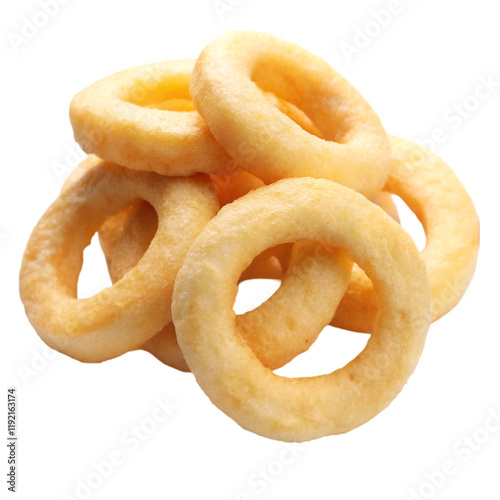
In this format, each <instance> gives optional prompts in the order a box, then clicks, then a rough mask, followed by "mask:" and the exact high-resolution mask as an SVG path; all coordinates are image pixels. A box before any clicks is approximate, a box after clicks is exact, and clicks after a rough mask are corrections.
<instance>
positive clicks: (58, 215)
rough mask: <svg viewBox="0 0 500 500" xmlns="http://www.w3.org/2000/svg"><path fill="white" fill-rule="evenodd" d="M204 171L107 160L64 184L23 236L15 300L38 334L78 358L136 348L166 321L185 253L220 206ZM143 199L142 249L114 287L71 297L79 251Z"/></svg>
mask: <svg viewBox="0 0 500 500" xmlns="http://www.w3.org/2000/svg"><path fill="white" fill-rule="evenodd" d="M209 184H211V181H210V179H209V178H208V176H204V175H197V176H193V177H189V178H186V177H181V178H175V177H163V176H160V175H158V174H155V173H152V172H138V171H134V170H130V169H127V168H123V167H120V166H118V165H114V164H110V163H107V162H100V163H99V165H97V166H94V167H93V168H91V169H90V170H89V171H88V172H87V173H85V174H84V175H83V176H82V177H81V178H80V179H79V180H77V181H76V183H74V184H72V185H70V186H69V187H68V188H67V189H65V190H64V191H63V192H62V193H61V195H60V196H59V198H58V199H57V200H56V201H55V202H54V203H53V204H52V205H51V206H50V207H49V208H48V210H47V211H46V213H45V214H44V215H43V216H42V218H41V219H40V221H39V222H38V224H37V226H36V227H35V229H34V230H33V233H32V235H31V237H30V239H29V242H28V245H27V248H26V251H25V254H24V257H23V263H22V267H21V273H20V293H21V299H22V301H23V303H24V306H25V308H26V314H27V316H28V318H29V320H30V322H31V324H32V325H33V327H34V328H35V330H36V331H37V333H38V334H39V335H40V337H41V338H42V339H43V340H44V341H45V342H46V343H47V344H48V345H49V346H51V347H53V348H54V349H56V350H59V351H60V352H63V353H65V354H67V355H69V356H71V357H74V358H76V359H79V360H81V361H89V362H93V361H94V362H96V361H103V360H106V359H110V358H112V357H114V356H118V355H120V354H123V353H124V352H126V351H128V350H130V349H134V348H136V347H138V346H140V345H141V344H143V343H144V342H145V341H146V340H148V339H149V338H151V337H152V336H153V335H155V334H156V333H157V332H158V330H160V328H162V327H163V326H164V325H165V324H166V323H168V322H169V321H170V318H171V313H170V307H169V304H170V297H171V294H172V289H173V283H174V279H175V276H176V274H177V271H178V269H179V268H180V266H181V264H182V260H183V258H184V255H185V254H186V252H187V250H188V248H189V246H190V245H191V243H192V242H193V240H194V238H195V237H196V236H197V234H198V233H199V232H200V231H201V229H202V228H203V227H204V226H205V224H206V223H207V222H208V221H209V220H210V219H211V218H212V217H213V216H214V215H215V214H216V213H217V210H218V208H219V206H218V201H217V198H216V196H215V195H214V193H213V190H212V189H209V188H208V189H207V185H209ZM135 199H144V200H146V201H147V202H148V203H150V204H151V205H152V206H153V207H154V209H155V210H156V212H157V214H158V231H157V232H156V235H155V237H154V238H153V241H152V242H151V244H150V245H149V248H148V250H147V252H146V253H145V254H144V256H143V258H142V259H141V260H140V261H139V262H138V264H137V266H135V267H134V269H132V270H131V271H130V272H129V273H127V275H126V276H124V277H123V279H122V280H120V282H119V283H116V284H115V285H114V286H111V287H109V288H106V289H104V290H102V291H101V292H99V293H98V294H96V295H94V296H93V297H89V298H85V299H78V298H77V281H78V275H79V273H80V270H81V268H82V261H83V250H84V248H85V247H86V246H87V245H88V244H89V243H90V240H91V238H92V235H93V234H94V233H95V232H96V231H97V230H98V229H99V227H100V226H101V225H102V223H103V222H104V221H105V220H106V218H107V217H109V216H111V215H113V214H114V213H117V212H119V211H120V210H122V209H123V208H124V207H126V206H128V205H130V203H131V202H132V201H133V200H135Z"/></svg>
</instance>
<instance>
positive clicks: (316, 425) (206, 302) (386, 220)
mask: <svg viewBox="0 0 500 500" xmlns="http://www.w3.org/2000/svg"><path fill="white" fill-rule="evenodd" d="M290 221H293V223H290ZM303 238H305V239H307V240H309V241H321V242H323V243H325V244H327V245H339V247H341V248H344V249H345V250H346V251H347V252H348V254H349V256H350V257H351V258H352V259H353V260H354V261H356V262H357V263H358V264H359V265H360V266H361V267H362V268H363V269H365V270H366V272H367V274H368V275H369V276H370V278H371V279H372V281H373V282H374V283H375V286H376V289H377V292H378V296H379V300H380V314H379V315H378V317H377V321H376V326H375V329H374V332H373V335H372V336H371V338H370V339H369V340H368V343H367V345H366V347H365V349H364V350H363V351H362V352H361V353H360V354H359V355H358V356H357V357H356V358H355V359H354V360H352V361H351V362H349V363H348V364H347V365H346V366H344V367H343V368H341V369H339V370H336V371H334V372H332V373H330V374H328V375H321V376H316V377H306V378H287V377H281V376H278V375H276V374H274V373H273V372H272V371H271V370H269V369H268V368H266V367H264V366H263V365H262V364H261V363H260V362H259V361H258V359H257V357H256V356H255V354H254V352H253V351H252V350H251V349H250V348H249V346H248V345H247V344H246V343H245V342H243V341H242V338H241V336H240V335H239V333H238V328H237V321H236V316H235V314H234V312H233V309H232V307H233V303H234V298H235V296H236V282H237V279H238V276H239V275H240V274H241V270H242V269H243V268H244V266H245V264H246V263H247V262H248V261H250V260H251V259H252V257H253V256H254V255H256V254H258V253H259V252H261V251H262V250H263V249H265V248H266V247H270V246H274V245H276V244H279V243H284V242H293V241H296V240H299V239H303ZM310 307H311V310H314V303H313V302H311V303H310ZM430 309H431V294H430V290H429V283H428V279H427V273H426V269H425V265H424V264H423V262H422V260H421V259H420V257H419V253H418V250H417V248H416V247H415V244H414V243H413V241H412V240H411V238H410V237H409V236H408V234H407V233H406V232H405V231H404V230H403V229H402V228H401V226H400V225H399V224H397V223H396V222H395V221H393V220H392V219H391V218H390V217H389V216H387V215H386V214H385V213H384V212H383V210H381V209H380V208H379V207H376V206H374V204H373V203H370V202H369V201H368V200H367V199H366V198H365V197H363V196H361V195H360V194H359V193H356V192H355V191H353V190H351V189H348V188H345V187H343V186H340V185H338V184H335V183H333V182H331V181H328V180H323V179H321V180H317V179H310V178H302V179H286V180H282V181H279V182H277V183H275V184H273V185H270V186H266V187H263V188H261V189H258V190H256V191H252V192H251V193H249V194H248V195H246V196H244V197H243V198H240V199H239V200H236V201H235V202H234V203H232V204H231V205H227V206H226V207H224V208H222V209H221V210H220V211H219V213H218V214H217V216H216V217H215V218H214V219H212V221H210V223H209V224H207V226H206V227H205V229H204V230H203V231H202V233H201V234H200V235H199V236H198V237H197V238H196V240H195V242H194V243H193V245H192V246H191V248H190V250H189V252H188V254H187V255H186V259H185V260H184V264H183V265H182V268H181V270H180V271H179V274H178V275H177V279H176V283H175V287H174V295H173V298H172V317H173V321H174V324H175V327H176V331H177V339H178V342H179V345H180V347H181V349H182V352H183V354H184V357H185V359H186V362H187V363H188V365H189V367H190V368H191V370H192V372H193V373H194V374H195V376H196V379H197V381H198V383H199V384H200V386H201V388H202V389H203V390H204V391H205V393H206V394H207V395H208V397H209V398H210V399H211V400H212V402H213V403H214V404H215V405H216V406H218V407H219V408H220V409H221V410H222V411H223V412H224V413H226V414H227V415H228V416H230V417H231V418H233V419H234V420H235V421H236V422H237V423H238V424H239V425H240V426H242V427H243V428H245V429H247V430H251V431H253V432H255V433H257V434H260V435H262V436H266V437H269V438H273V439H280V440H283V441H305V440H309V439H314V438H318V437H320V436H324V435H329V434H337V433H343V432H347V431H349V430H350V429H353V428H355V427H357V426H359V425H361V424H362V423H364V422H366V421H368V420H370V419H371V418H373V417H374V416H375V415H377V414H378V413H379V412H380V411H381V410H383V409H384V408H385V407H386V406H387V405H388V404H389V403H390V402H391V401H392V400H393V399H394V397H395V396H396V395H397V394H398V393H399V392H400V390H401V389H402V388H403V386H404V384H405V383H406V381H407V379H408V377H409V376H410V375H411V373H412V372H413V370H414V369H415V366H416V364H417V361H418V359H419V357H420V354H421V352H422V349H423V347H424V343H425V338H426V333H427V330H428V327H429V323H430ZM214 367H216V369H214Z"/></svg>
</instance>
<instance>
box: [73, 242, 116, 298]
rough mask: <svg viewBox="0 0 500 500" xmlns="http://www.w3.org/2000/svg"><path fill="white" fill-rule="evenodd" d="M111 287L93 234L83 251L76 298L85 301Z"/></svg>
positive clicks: (103, 260)
mask: <svg viewBox="0 0 500 500" xmlns="http://www.w3.org/2000/svg"><path fill="white" fill-rule="evenodd" d="M109 286H111V279H110V277H109V273H108V268H107V266H106V258H105V257H104V254H103V252H102V249H101V247H100V245H99V236H98V235H97V234H94V236H93V238H92V240H91V242H90V245H89V246H88V247H87V248H85V250H84V251H83V266H82V270H81V272H80V276H79V277H78V285H77V297H78V298H79V299H85V298H88V297H92V296H93V295H96V294H97V293H99V292H100V291H101V290H104V289H105V288H108V287H109Z"/></svg>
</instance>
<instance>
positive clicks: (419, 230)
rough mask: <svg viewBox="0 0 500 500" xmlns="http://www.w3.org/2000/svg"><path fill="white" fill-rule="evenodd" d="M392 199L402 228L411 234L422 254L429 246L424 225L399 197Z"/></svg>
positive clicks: (394, 196)
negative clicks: (426, 246) (427, 245)
mask: <svg viewBox="0 0 500 500" xmlns="http://www.w3.org/2000/svg"><path fill="white" fill-rule="evenodd" d="M392 198H393V200H394V203H396V207H397V209H398V213H399V218H400V220H401V226H403V227H404V229H405V230H406V231H407V232H408V233H409V234H410V236H411V237H412V238H413V241H414V242H415V244H416V246H417V248H418V250H419V251H420V252H421V251H422V250H423V249H424V248H425V245H426V244H427V237H426V235H425V231H424V227H423V225H422V223H421V222H420V221H419V220H418V218H417V216H416V215H415V214H414V213H413V212H412V210H410V208H409V207H408V205H407V204H406V203H405V202H404V201H403V200H402V199H401V198H400V197H399V196H396V195H393V196H392Z"/></svg>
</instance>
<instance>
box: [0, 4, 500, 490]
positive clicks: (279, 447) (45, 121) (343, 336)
mask: <svg viewBox="0 0 500 500" xmlns="http://www.w3.org/2000/svg"><path fill="white" fill-rule="evenodd" d="M222 3H225V4H226V5H230V4H229V0H223V1H222ZM232 3H234V4H238V5H236V6H234V7H231V8H230V9H231V10H228V11H226V12H225V13H224V15H223V16H222V18H221V17H220V16H219V15H218V13H217V11H216V9H215V8H214V6H213V2H212V0H203V1H197V2H195V1H185V0H183V1H181V0H177V1H169V0H167V1H162V2H159V1H153V0H141V1H140V2H139V1H137V2H134V1H128V2H126V1H123V0H120V1H118V0H112V1H111V0H108V1H103V0H86V1H83V0H69V1H67V2H66V5H61V6H60V8H59V11H58V12H57V13H56V14H55V15H54V17H53V18H51V19H50V20H49V21H48V22H47V23H46V25H45V26H44V27H42V28H40V29H39V30H38V32H37V33H35V34H34V36H33V37H32V38H31V39H29V40H26V42H27V43H22V44H21V45H19V46H17V47H15V46H14V45H15V44H13V43H12V40H13V39H14V38H15V37H13V34H14V35H22V33H21V29H22V26H23V23H24V21H23V17H26V18H27V19H28V20H31V19H33V17H34V16H36V14H37V12H39V11H40V6H39V4H38V3H37V1H34V0H29V1H27V0H24V1H17V2H13V1H10V2H3V6H2V16H1V30H2V39H1V40H2V42H1V44H0V45H1V46H0V50H1V60H2V62H3V64H2V66H3V71H2V78H1V80H0V85H1V90H2V91H1V94H0V96H1V100H2V102H1V127H2V130H1V134H0V137H1V141H2V149H1V151H2V166H1V174H0V175H1V181H0V190H1V192H0V203H1V211H0V233H1V246H0V257H1V258H0V266H1V274H0V276H1V301H0V303H1V304H2V320H3V326H2V340H1V341H2V348H1V350H0V352H1V356H2V381H3V384H2V386H3V387H4V388H5V389H3V390H4V391H6V388H7V386H11V385H12V386H16V387H17V388H18V399H19V406H18V410H19V421H18V434H19V443H18V445H19V447H18V453H19V475H18V493H17V495H18V498H22V499H34V498H37V499H64V498H66V499H67V498H84V497H87V498H92V499H94V498H95V499H100V498H151V499H167V498H176V499H194V498H204V499H206V500H215V499H218V500H235V499H238V498H239V499H240V500H242V499H245V498H252V499H253V498H258V499H262V500H264V499H271V498H273V499H276V498H292V499H299V498H315V499H316V500H323V499H325V500H326V499H329V500H333V499H337V498H343V499H362V498H370V499H372V500H378V499H380V500H382V499H383V500H393V499H394V500H407V499H409V498H412V499H413V500H415V499H418V498H436V499H442V500H448V499H450V500H451V499H452V500H461V499H468V498H484V499H498V498H500V479H499V474H498V472H499V468H500V430H499V431H496V432H495V431H493V430H490V431H485V430H484V427H483V426H484V424H485V423H486V422H487V419H488V415H489V413H490V412H496V413H497V414H498V412H500V391H499V382H500V363H499V362H498V359H499V354H498V353H499V348H500V340H499V333H500V332H499V328H498V291H497V287H496V284H497V283H498V282H499V279H500V273H499V266H498V260H497V259H498V254H499V251H500V248H499V237H498V212H499V210H498V181H499V175H498V169H499V167H500V165H499V155H498V144H499V137H500V136H499V132H500V127H499V116H500V86H499V84H498V82H500V68H499V64H498V60H499V54H498V49H499V48H500V31H499V30H498V18H499V12H498V9H496V7H497V5H498V4H497V3H496V2H494V1H493V0H474V1H462V2H457V1H456V0H439V1H432V0H413V1H410V0H401V1H400V2H399V5H400V7H399V9H398V12H397V13H395V14H393V15H392V16H391V19H390V22H389V23H388V25H386V26H384V27H380V24H374V23H373V22H372V23H371V24H369V25H368V29H369V31H370V30H371V31H370V36H369V38H368V41H366V40H365V45H366V46H365V47H363V48H359V45H360V44H359V42H360V38H361V36H360V35H359V33H360V30H361V31H364V30H365V29H366V27H367V23H369V22H370V21H373V20H374V14H373V13H374V12H375V13H376V12H380V11H381V10H382V9H387V8H388V7H389V5H393V4H392V3H391V2H389V0H363V1H355V2H346V1H337V0H335V1H326V0H325V1H319V0H308V1H295V0H293V1H292V0H286V1H285V0H283V1H269V0H241V1H240V2H238V1H235V0H233V1H232ZM495 10H496V11H495ZM39 20H40V18H39ZM42 21H43V19H42ZM375 23H380V21H375ZM386 24H387V23H386ZM377 26H378V28H377ZM233 29H249V30H255V31H259V30H260V31H266V32H269V33H272V34H274V35H276V36H279V37H282V38H285V39H288V40H291V41H294V42H296V43H298V44H300V45H302V46H303V47H305V48H306V49H309V50H311V51H312V52H314V53H316V54H318V55H319V56H321V57H323V58H324V59H325V60H327V61H328V62H329V63H331V64H332V66H333V67H335V68H336V69H337V70H339V71H340V72H341V73H342V74H343V75H344V76H346V77H347V78H348V79H349V80H350V81H351V82H352V83H353V84H354V85H355V86H356V87H357V88H358V89H359V90H360V91H361V92H362V93H363V94H364V96H365V97H366V98H367V100H368V101H369V102H370V103H371V104H372V106H373V107H374V108H375V110H376V111H377V112H378V113H379V115H380V116H381V118H382V121H383V123H384V125H385V127H386V129H387V130H388V132H390V133H394V134H397V135H400V136H402V137H406V138H409V139H413V140H416V141H424V140H426V139H429V138H431V137H432V134H433V131H435V129H438V128H441V129H443V130H444V132H445V135H446V139H445V140H444V141H443V142H442V143H441V144H437V145H435V151H436V152H438V153H439V154H440V155H441V156H442V157H443V158H444V159H445V160H446V161H447V162H448V163H449V164H450V165H451V166H452V167H453V168H454V169H455V171H456V172H457V174H458V176H459V177H460V179H461V180H462V182H463V183H464V185H465V186H466V188H467V189H468V191H469V193H470V195H471V196H472V198H473V200H474V201H475V204H476V208H477V210H478V213H479V216H480V219H481V230H482V234H481V250H480V256H479V262H478V268H477V272H476V275H475V278H474V280H473V282H472V284H471V286H470V288H469V290H468V291H467V293H466V295H465V297H464V299H463V300H462V302H461V303H460V304H459V306H458V307H457V308H456V309H455V310H453V311H452V312H451V313H450V314H448V315H447V316H446V317H445V318H443V319H441V320H440V321H438V322H437V323H435V324H433V325H432V327H431V329H430V333H429V337H428V342H427V345H426V349H425V351H424V354H423V356H422V358H421V361H420V363H419V365H418V367H417V370H416V372H415V374H414V375H413V376H412V377H411V379H410V381H409V384H408V385H407V386H406V387H405V389H404V390H403V392H402V393H401V394H400V395H399V397H398V398H397V399H396V400H395V401H394V402H393V403H392V404H391V405H390V406H389V408H388V409H386V410H385V411H384V412H383V413H382V414H380V415H379V416H377V417H376V418H374V419H373V420H372V421H370V422H368V423H367V424H365V425H364V426H362V427H361V428H358V429H356V430H354V431H352V432H350V433H348V434H346V435H342V436H331V437H326V438H322V439H319V440H316V441H313V442H309V443H305V444H304V445H300V446H298V447H296V448H292V450H291V451H290V450H289V451H287V452H284V451H283V450H284V449H285V448H284V445H283V443H280V442H277V441H273V440H269V439H265V438H262V437H259V436H256V435H253V434H251V433H249V432H247V431H244V430H242V429H241V428H240V427H239V426H238V425H236V424H235V423H234V422H233V421H232V420H230V419H229V418H228V417H226V416H225V415H224V414H222V413H221V412H220V411H219V410H218V409H217V408H215V407H214V406H213V405H212V404H211V403H210V401H209V400H208V398H207V397H206V396H205V395H204V394H203V392H202V391H201V390H200V389H199V388H198V387H197V385H196V383H195V381H194V378H193V377H192V376H191V375H190V374H184V373H179V372H176V371H175V370H173V369H170V368H168V367H166V366H164V365H162V364H161V363H159V362H158V361H157V360H156V359H155V358H153V357H152V356H151V355H149V354H148V353H145V352H142V351H138V352H133V353H129V354H127V355H124V356H122V357H121V358H119V359H115V360H112V361H109V362H106V363H102V364H94V365H88V364H83V363H79V362H77V361H74V360H72V359H70V358H68V357H66V356H64V355H61V354H57V353H54V352H52V351H50V350H48V349H46V348H44V344H43V343H42V342H41V340H40V339H39V338H38V336H37V335H36V333H35V332H34V330H33V329H32V328H31V326H30V324H29V323H28V321H27V319H26V317H25V316H24V311H23V307H22V304H21V303H20V300H19V298H18V283H17V280H18V272H19V267H20V261H21V256H22V252H23V249H24V246H25V244H26V241H27V239H28V237H29V234H30V231H31V230H32V228H33V227H34V226H35V224H36V222H37V220H38V219H39V217H40V216H41V215H42V213H43V211H44V210H45V209H46V208H47V206H48V205H49V204H50V202H51V201H52V200H53V199H54V198H55V197H56V196H57V194H58V191H59V189H60V186H61V179H60V178H58V176H57V175H56V173H55V171H54V168H53V167H54V164H55V163H57V162H59V163H61V164H66V165H67V166H68V167H73V166H74V159H73V158H72V157H71V155H70V156H69V157H68V154H69V151H78V150H77V149H76V148H75V145H74V142H73V139H72V131H71V127H70V124H69V120H68V106H69V102H70V99H71V97H72V95H74V94H75V93H76V92H78V91H79V90H81V89H82V88H84V87H85V86H87V85H88V84H90V83H92V82H93V81H95V80H97V79H99V78H101V77H104V76H106V75H108V74H111V73H113V72H115V71H118V70H121V69H124V68H127V67H130V66H134V65H137V64H143V63H147V62H154V61H161V60H165V59H181V58H188V57H196V56H197V54H198V53H199V52H200V51H201V50H202V48H203V47H204V45H205V44H206V43H208V42H209V41H210V40H211V39H213V38H214V37H216V36H218V35H220V34H223V33H224V32H226V31H229V30H233ZM356 34H358V38H357V40H356V42H357V43H358V48H357V52H358V53H356V54H353V55H352V57H351V58H348V57H346V55H345V54H344V52H343V50H342V43H349V44H351V45H354V44H355V40H354V38H355V35H356ZM18 40H19V39H18ZM16 48H17V49H18V50H16ZM358 49H359V50H358ZM480 78H485V79H492V80H493V81H495V82H497V84H496V87H495V88H493V89H492V90H491V93H490V95H489V96H488V97H487V98H486V99H484V100H483V101H481V102H479V104H478V106H477V109H474V110H471V111H470V113H469V116H467V117H466V118H463V119H461V120H457V119H455V120H454V121H453V122H450V121H449V120H448V121H447V120H446V118H445V117H446V116H448V117H449V116H450V114H449V113H450V109H452V110H453V106H455V105H461V104H462V103H463V102H464V100H467V98H469V97H470V96H473V95H474V92H475V89H476V87H477V85H478V84H479V82H480ZM467 102H468V103H469V105H470V106H472V105H473V104H474V102H473V100H471V99H469V100H468V101H467ZM447 113H448V114H447ZM453 113H455V112H454V111H452V114H453ZM409 221H410V222H408V224H410V225H409V226H407V227H409V229H410V232H412V234H415V235H417V232H415V231H417V227H416V226H415V225H414V224H413V223H412V222H411V219H409ZM93 246H94V245H93ZM98 252H99V248H98V247H97V248H96V249H93V255H94V257H93V258H92V259H90V260H91V262H90V267H91V268H90V267H89V265H88V264H86V266H85V268H84V272H83V277H82V284H81V287H80V290H82V292H83V293H92V291H93V292H95V291H98V290H99V289H100V288H102V287H103V286H106V284H107V277H106V271H105V268H104V266H103V263H102V260H101V258H100V256H99V254H98ZM87 253H88V252H87ZM87 253H86V255H87ZM87 261H89V259H87ZM254 291H255V287H254V288H253V289H252V290H250V292H249V293H248V294H247V295H246V298H244V299H243V301H242V302H241V304H242V307H247V308H248V307H252V306H254V305H256V303H255V300H256V298H255V292H254ZM365 342H366V337H365V336H363V335H359V334H354V333H349V332H341V331H336V332H335V331H333V332H329V333H325V334H323V335H322V336H321V337H320V339H319V340H318V342H317V343H316V344H315V345H314V346H313V348H312V349H311V350H310V352H308V353H306V354H305V355H302V356H301V357H299V358H298V359H297V360H295V361H294V362H292V364H291V365H290V367H287V368H286V369H285V371H284V372H283V373H288V374H299V373H300V374H308V375H313V374H317V373H324V372H327V371H331V370H332V369H334V368H338V367H340V366H342V365H343V364H345V363H346V362H347V361H348V360H349V359H351V358H352V357H353V356H355V355H356V353H357V352H359V350H360V349H362V347H363V345H364V343H365ZM157 398H160V399H165V398H169V399H170V401H171V402H173V403H175V405H176V406H177V408H176V409H175V411H174V412H173V414H172V415H171V416H170V417H169V418H168V419H167V420H166V421H164V422H161V423H158V424H157V423H155V422H154V420H151V419H152V417H153V416H158V415H160V413H158V412H160V410H157V409H156V408H157V402H156V401H157ZM1 399H2V410H3V411H4V412H5V411H6V406H5V400H6V394H5V395H4V396H2V398H1ZM0 422H1V425H6V418H5V417H1V418H0ZM141 425H142V426H143V430H145V431H147V432H149V434H144V435H143V436H144V440H143V441H141V442H140V443H139V441H134V440H133V439H132V438H131V436H132V434H131V433H132V432H133V430H134V426H138V427H140V426H141ZM4 432H5V431H4ZM141 432H142V431H141ZM468 436H472V438H471V439H472V441H470V442H468V441H467V439H468V438H467V437H468ZM478 441H480V443H479V444H478ZM136 448H137V449H136ZM6 454H7V449H6V448H4V451H3V452H2V453H1V454H0V461H2V464H5V466H2V468H1V470H2V471H3V470H5V471H6V467H7V466H6V461H7V458H6ZM118 454H120V456H121V460H120V463H119V464H118V465H115V466H114V468H113V470H112V471H111V472H110V471H109V470H106V471H104V472H101V474H100V475H98V474H97V473H96V470H95V464H97V463H102V462H103V461H107V460H109V458H110V455H111V456H112V457H116V456H117V455H118ZM284 462H286V463H284ZM450 463H451V465H450ZM446 464H447V465H446ZM443 466H444V467H447V466H448V467H449V468H451V470H452V471H453V473H452V474H449V475H447V476H443V475H442V474H439V473H437V472H436V471H439V470H440V469H442V468H443ZM4 467H5V468H4ZM103 475H107V476H108V477H105V478H103ZM259 476H260V477H259ZM2 477H3V478H5V476H4V475H2ZM430 477H432V478H433V479H432V480H431V479H429V478H430ZM89 480H90V483H91V486H92V488H91V489H90V490H88V491H86V490H85V488H80V489H78V488H77V485H78V484H81V482H82V481H83V482H87V481H89ZM432 482H434V483H435V484H434V485H433V484H432ZM96 486H97V487H96ZM0 487H1V489H2V490H3V491H6V488H7V484H6V483H4V480H2V484H1V485H0ZM412 490H414V491H415V492H416V493H415V494H414V493H412Z"/></svg>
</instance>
